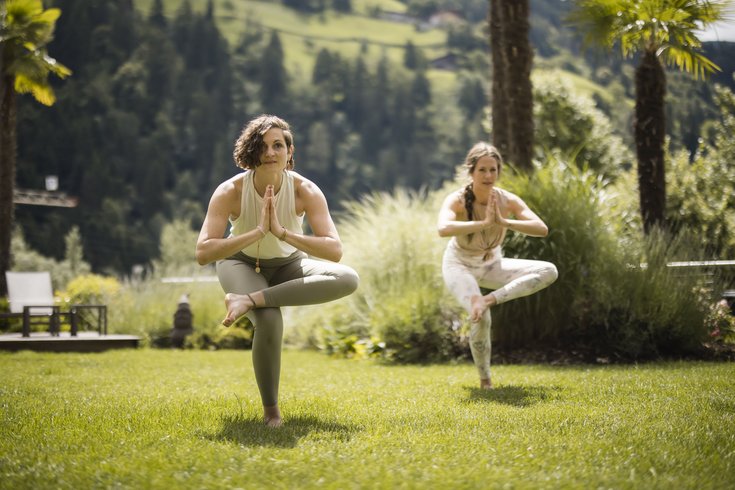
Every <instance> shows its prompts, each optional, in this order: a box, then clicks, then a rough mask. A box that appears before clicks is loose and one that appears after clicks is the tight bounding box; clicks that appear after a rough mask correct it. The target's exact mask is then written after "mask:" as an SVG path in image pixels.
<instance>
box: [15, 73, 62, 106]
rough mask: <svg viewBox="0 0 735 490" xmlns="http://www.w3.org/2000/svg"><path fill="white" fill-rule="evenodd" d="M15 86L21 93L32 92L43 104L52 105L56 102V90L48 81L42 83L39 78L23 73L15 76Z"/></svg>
mask: <svg viewBox="0 0 735 490" xmlns="http://www.w3.org/2000/svg"><path fill="white" fill-rule="evenodd" d="M14 88H15V91H16V92H18V93H19V94H27V93H30V94H31V95H32V96H33V98H34V99H36V100H37V101H38V102H40V103H41V104H43V105H46V106H51V105H53V104H54V102H56V96H55V95H54V91H53V90H52V89H51V86H50V85H49V84H48V83H45V84H40V83H38V81H37V80H32V79H31V78H28V77H26V76H25V75H23V74H22V73H21V74H18V75H16V76H15V86H14Z"/></svg>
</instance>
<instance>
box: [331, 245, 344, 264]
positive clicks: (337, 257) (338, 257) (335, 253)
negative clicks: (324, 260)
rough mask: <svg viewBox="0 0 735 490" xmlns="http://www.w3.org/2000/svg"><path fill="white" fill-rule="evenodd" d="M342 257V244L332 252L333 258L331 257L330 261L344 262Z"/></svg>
mask: <svg viewBox="0 0 735 490" xmlns="http://www.w3.org/2000/svg"><path fill="white" fill-rule="evenodd" d="M342 255H343V252H342V244H341V243H340V244H338V245H337V246H336V247H334V250H332V257H330V260H332V262H339V261H340V260H342Z"/></svg>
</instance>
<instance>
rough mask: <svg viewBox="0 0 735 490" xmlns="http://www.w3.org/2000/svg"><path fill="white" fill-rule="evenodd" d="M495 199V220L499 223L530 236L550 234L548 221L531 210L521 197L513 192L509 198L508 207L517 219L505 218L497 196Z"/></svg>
mask: <svg viewBox="0 0 735 490" xmlns="http://www.w3.org/2000/svg"><path fill="white" fill-rule="evenodd" d="M495 201H496V202H495V221H496V222H497V223H498V224H499V225H501V226H505V227H506V228H508V229H509V230H513V231H517V232H519V233H523V234H526V235H529V236H535V237H545V236H546V235H548V234H549V228H548V227H547V226H546V223H544V221H543V220H542V219H541V218H539V217H538V215H537V214H536V213H534V212H533V211H531V208H529V207H528V205H526V203H525V202H523V199H521V198H520V197H518V196H516V195H515V194H512V195H510V196H509V198H508V208H509V209H510V212H511V213H512V214H513V216H515V218H516V219H507V218H503V216H502V215H501V214H500V210H499V207H498V204H497V198H496V200H495Z"/></svg>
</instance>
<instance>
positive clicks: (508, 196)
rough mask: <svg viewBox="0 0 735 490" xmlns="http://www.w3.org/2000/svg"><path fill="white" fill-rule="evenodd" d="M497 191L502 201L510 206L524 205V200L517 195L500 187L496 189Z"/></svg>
mask: <svg viewBox="0 0 735 490" xmlns="http://www.w3.org/2000/svg"><path fill="white" fill-rule="evenodd" d="M495 190H496V191H497V193H498V196H499V197H500V199H501V201H505V202H506V203H509V204H510V203H513V204H523V199H521V198H520V197H519V196H518V195H517V194H514V193H512V192H510V191H509V190H506V189H503V188H500V187H496V188H495Z"/></svg>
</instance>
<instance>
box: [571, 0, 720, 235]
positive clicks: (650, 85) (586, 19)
mask: <svg viewBox="0 0 735 490" xmlns="http://www.w3.org/2000/svg"><path fill="white" fill-rule="evenodd" d="M726 4H727V2H726V1H724V0H711V1H697V0H577V9H576V10H575V11H573V12H572V14H571V17H570V18H571V20H572V21H573V22H574V23H575V24H576V25H578V26H579V27H580V28H581V29H582V30H583V31H584V32H585V33H586V36H585V40H586V42H588V43H592V44H596V45H599V46H603V47H606V48H610V49H612V48H613V47H614V46H616V45H617V46H619V48H620V50H621V52H622V54H623V56H624V57H633V56H638V57H639V61H638V66H637V68H636V74H635V87H636V93H635V98H636V105H635V117H634V121H633V130H634V137H635V146H636V156H637V159H638V187H639V192H640V210H641V217H642V218H643V226H644V230H645V232H646V233H650V232H651V230H652V229H653V228H654V227H656V226H663V225H664V224H665V221H664V217H665V210H666V176H665V164H664V142H665V137H666V127H665V126H666V117H665V110H664V109H665V101H664V98H665V95H666V72H665V71H664V66H663V64H662V61H663V62H666V63H667V64H669V65H673V66H675V67H676V68H678V69H680V70H682V71H685V72H689V73H692V74H694V75H695V76H697V77H699V76H704V74H705V73H709V72H713V71H715V70H717V69H718V67H717V66H716V65H715V64H714V63H712V61H710V60H709V59H708V58H707V57H705V56H704V55H703V54H702V52H701V48H702V43H701V41H700V40H699V38H698V37H697V32H698V31H699V30H700V29H702V27H706V26H707V25H709V24H711V23H713V22H716V21H718V20H720V19H721V18H722V16H723V14H724V10H725V7H726Z"/></svg>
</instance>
